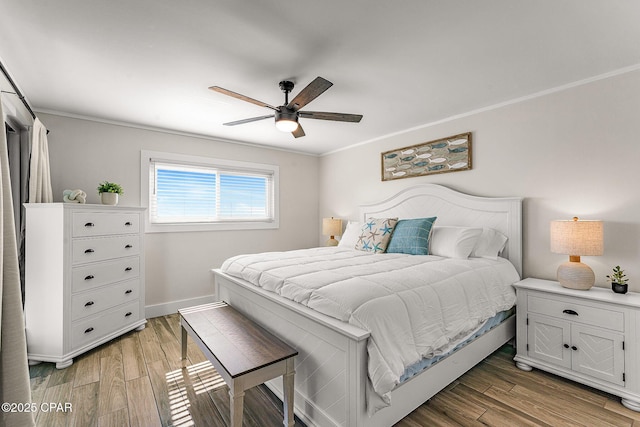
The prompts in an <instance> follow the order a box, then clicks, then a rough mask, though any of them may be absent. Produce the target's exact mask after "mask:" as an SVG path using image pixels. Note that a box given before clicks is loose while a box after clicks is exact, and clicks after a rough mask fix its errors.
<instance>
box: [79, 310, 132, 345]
mask: <svg viewBox="0 0 640 427" xmlns="http://www.w3.org/2000/svg"><path fill="white" fill-rule="evenodd" d="M139 313H140V302H139V301H134V302H131V303H129V304H126V305H124V306H120V307H117V308H114V309H112V310H111V311H107V312H105V313H101V314H100V315H99V316H92V317H90V318H88V319H84V320H79V321H77V322H73V323H72V324H71V325H72V326H71V347H72V348H78V347H81V346H83V345H85V344H89V343H91V342H93V341H96V340H98V339H100V338H102V337H104V336H106V335H108V334H110V333H112V332H114V331H117V330H118V329H120V328H124V327H125V326H127V325H129V324H132V323H134V322H136V321H138V320H140V317H139V315H140V314H139Z"/></svg>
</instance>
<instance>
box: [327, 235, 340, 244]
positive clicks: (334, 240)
mask: <svg viewBox="0 0 640 427" xmlns="http://www.w3.org/2000/svg"><path fill="white" fill-rule="evenodd" d="M324 245H325V246H338V241H337V240H336V239H334V238H333V236H331V238H330V239H329V240H327V241H326V242H325V244H324Z"/></svg>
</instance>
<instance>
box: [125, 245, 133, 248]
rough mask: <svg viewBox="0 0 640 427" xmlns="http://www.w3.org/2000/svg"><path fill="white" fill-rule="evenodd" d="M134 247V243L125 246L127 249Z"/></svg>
mask: <svg viewBox="0 0 640 427" xmlns="http://www.w3.org/2000/svg"><path fill="white" fill-rule="evenodd" d="M132 247H133V245H126V246H125V247H124V248H125V249H131V248H132Z"/></svg>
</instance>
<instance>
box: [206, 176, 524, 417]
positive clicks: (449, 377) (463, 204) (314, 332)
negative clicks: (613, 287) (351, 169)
mask: <svg viewBox="0 0 640 427" xmlns="http://www.w3.org/2000/svg"><path fill="white" fill-rule="evenodd" d="M371 216H373V217H398V218H401V219H402V218H420V217H431V216H437V217H438V219H437V221H436V225H459V226H478V227H481V226H485V227H491V228H494V229H496V230H498V231H500V232H502V233H503V234H505V235H507V236H508V237H509V240H508V242H507V247H506V248H505V250H504V253H503V256H504V257H506V258H508V259H509V260H510V261H511V262H512V263H513V265H514V266H515V267H516V269H517V270H518V273H519V274H520V275H522V199H521V198H516V197H510V198H486V197H476V196H470V195H467V194H463V193H459V192H457V191H454V190H451V189H449V188H446V187H442V186H439V185H435V184H427V185H420V186H415V187H411V188H408V189H405V190H403V191H401V192H400V193H398V194H396V195H395V196H393V197H391V198H389V199H387V200H384V201H382V202H380V203H375V204H371V205H365V206H362V207H361V209H360V220H361V221H364V220H365V219H366V218H368V217H371ZM213 271H214V275H215V286H216V298H217V299H219V300H224V301H226V302H228V303H229V304H230V305H232V306H233V307H235V308H236V309H237V310H239V311H240V312H242V313H243V314H244V315H246V316H247V317H249V318H251V319H253V320H254V321H256V322H258V323H259V324H261V325H263V326H264V327H265V328H266V329H268V330H269V331H271V332H272V333H274V334H275V335H277V336H279V337H280V338H281V339H282V340H284V341H286V342H288V343H289V344H290V345H292V346H293V347H295V348H296V349H297V350H298V352H299V355H298V356H297V357H296V368H295V369H296V378H295V412H296V415H298V417H300V419H302V420H303V421H304V422H305V423H306V424H307V425H309V426H316V425H317V426H391V425H392V424H394V423H396V422H397V421H399V420H401V419H402V418H404V417H405V416H406V415H407V414H409V413H410V412H411V411H413V410H414V409H415V408H417V407H418V406H420V405H421V404H422V403H424V402H425V401H427V400H428V399H430V398H431V397H432V396H433V395H435V394H436V393H438V392H439V391H440V390H442V389H443V388H444V387H446V386H447V385H448V384H449V383H451V382H452V381H453V380H455V379H456V378H458V377H459V376H460V375H462V374H463V373H465V372H466V371H467V370H469V369H470V368H472V367H473V366H474V365H476V364H477V363H479V362H480V361H482V360H483V359H485V358H486V357H487V356H488V355H489V354H491V353H492V352H493V351H494V350H496V349H498V348H499V347H500V346H502V345H503V344H504V343H506V342H507V341H509V340H510V339H511V338H512V337H513V336H514V334H515V319H514V317H515V316H512V317H511V318H510V319H508V320H507V321H505V322H503V323H502V324H501V325H499V326H497V327H495V328H493V329H492V330H491V331H490V332H488V333H486V334H485V335H483V336H481V337H480V338H478V339H476V340H475V341H473V342H472V343H471V344H469V345H467V346H465V347H464V348H462V349H461V350H459V351H457V352H455V353H453V354H451V355H450V356H449V357H447V358H445V359H443V360H441V361H440V362H438V363H436V364H434V365H433V366H431V367H430V368H429V369H426V370H425V371H423V372H422V373H420V374H419V375H416V376H415V377H413V378H412V379H410V380H409V381H407V382H405V383H403V384H401V385H399V386H398V387H396V388H395V389H394V390H393V392H392V397H391V399H392V400H391V406H390V407H387V408H384V409H382V410H379V411H378V412H376V413H375V414H374V416H373V417H369V416H368V415H367V411H366V400H365V385H366V381H367V348H366V347H367V338H368V337H369V333H368V332H367V331H364V330H362V329H359V328H356V327H354V326H351V325H349V324H347V323H345V322H341V321H338V320H336V319H333V318H331V317H329V316H326V315H323V314H320V313H318V312H315V311H313V310H311V309H309V308H307V307H304V306H301V305H298V304H296V303H294V302H292V301H290V300H287V299H285V298H282V297H279V296H278V295H276V294H274V293H272V292H267V291H263V290H262V289H261V288H258V287H256V286H253V285H251V284H249V283H247V282H245V281H243V280H240V279H236V278H233V277H231V276H228V275H226V274H224V273H222V272H221V271H220V270H213ZM267 386H268V387H269V388H270V389H271V390H273V391H274V393H275V394H276V395H277V396H278V397H280V398H282V384H281V381H271V382H269V383H267Z"/></svg>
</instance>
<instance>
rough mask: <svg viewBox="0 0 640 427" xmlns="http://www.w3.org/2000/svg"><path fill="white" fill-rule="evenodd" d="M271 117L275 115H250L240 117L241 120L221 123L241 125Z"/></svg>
mask: <svg viewBox="0 0 640 427" xmlns="http://www.w3.org/2000/svg"><path fill="white" fill-rule="evenodd" d="M273 117H275V115H273V114H271V115H269V116H260V117H251V118H250V119H242V120H236V121H235V122H227V123H223V125H224V126H235V125H242V124H245V123H251V122H257V121H258V120H264V119H269V118H273Z"/></svg>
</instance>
